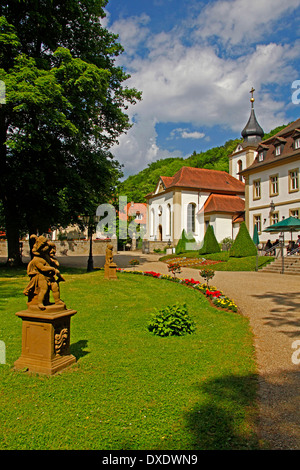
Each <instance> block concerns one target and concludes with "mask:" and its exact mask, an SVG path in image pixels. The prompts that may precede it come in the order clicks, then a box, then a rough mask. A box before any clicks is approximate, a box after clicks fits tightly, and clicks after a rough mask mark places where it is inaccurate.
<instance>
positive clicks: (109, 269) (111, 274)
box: [104, 263, 118, 279]
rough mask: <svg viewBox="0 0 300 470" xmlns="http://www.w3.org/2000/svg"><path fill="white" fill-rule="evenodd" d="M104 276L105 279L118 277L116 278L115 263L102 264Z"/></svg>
mask: <svg viewBox="0 0 300 470" xmlns="http://www.w3.org/2000/svg"><path fill="white" fill-rule="evenodd" d="M104 278H105V279H118V278H117V265H116V264H115V263H111V264H105V265H104Z"/></svg>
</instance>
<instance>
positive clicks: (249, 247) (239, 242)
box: [229, 222, 257, 258]
mask: <svg viewBox="0 0 300 470" xmlns="http://www.w3.org/2000/svg"><path fill="white" fill-rule="evenodd" d="M256 253H257V248H256V246H255V244H254V242H253V240H252V238H251V237H250V234H249V232H248V229H247V226H246V224H245V222H242V223H241V226H240V229H239V232H238V234H237V236H236V239H235V240H234V242H233V244H232V246H231V248H230V250H229V256H231V257H233V258H243V257H245V256H255V255H256Z"/></svg>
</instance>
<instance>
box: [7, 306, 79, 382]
mask: <svg viewBox="0 0 300 470" xmlns="http://www.w3.org/2000/svg"><path fill="white" fill-rule="evenodd" d="M75 314H76V310H67V309H63V308H59V307H57V306H55V305H50V306H48V307H47V308H46V309H45V310H38V309H36V310H35V309H30V308H29V309H28V310H23V311H21V312H18V313H16V315H17V316H18V317H20V318H21V319H22V354H21V356H20V357H19V359H18V360H17V361H16V362H15V364H14V369H15V370H28V371H29V372H35V373H38V374H46V375H53V374H55V373H56V372H59V371H61V370H63V369H65V368H66V367H68V366H70V365H71V364H74V362H76V358H75V356H73V355H72V354H70V350H69V348H70V323H71V317H72V316H73V315H75Z"/></svg>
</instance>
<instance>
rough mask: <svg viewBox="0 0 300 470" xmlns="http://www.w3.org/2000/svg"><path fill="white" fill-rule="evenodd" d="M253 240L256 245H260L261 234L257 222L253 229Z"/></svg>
mask: <svg viewBox="0 0 300 470" xmlns="http://www.w3.org/2000/svg"><path fill="white" fill-rule="evenodd" d="M253 241H254V244H255V245H256V246H257V245H259V236H258V230H257V225H256V224H255V225H254V230H253Z"/></svg>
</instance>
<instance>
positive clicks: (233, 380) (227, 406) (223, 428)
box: [185, 374, 259, 450]
mask: <svg viewBox="0 0 300 470" xmlns="http://www.w3.org/2000/svg"><path fill="white" fill-rule="evenodd" d="M197 387H198V389H199V391H200V392H201V395H203V394H205V396H206V399H205V400H204V403H201V404H197V405H195V406H194V409H193V410H192V411H190V412H188V413H187V414H186V416H185V419H186V423H187V428H188V430H189V432H191V433H192V435H193V436H194V439H193V441H194V448H195V449H201V450H246V449H249V450H254V449H259V440H258V436H257V434H256V426H257V419H258V414H257V408H256V397H257V390H258V377H257V375H255V374H253V375H248V376H235V375H229V376H225V377H220V378H217V379H213V380H209V381H207V382H205V383H203V384H201V385H197ZM247 413H248V416H246V414H247Z"/></svg>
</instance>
